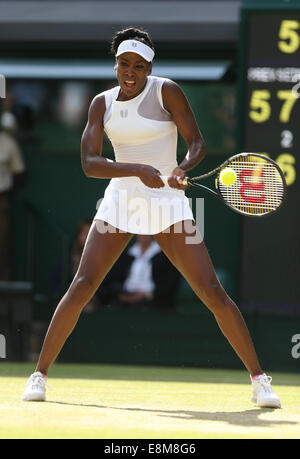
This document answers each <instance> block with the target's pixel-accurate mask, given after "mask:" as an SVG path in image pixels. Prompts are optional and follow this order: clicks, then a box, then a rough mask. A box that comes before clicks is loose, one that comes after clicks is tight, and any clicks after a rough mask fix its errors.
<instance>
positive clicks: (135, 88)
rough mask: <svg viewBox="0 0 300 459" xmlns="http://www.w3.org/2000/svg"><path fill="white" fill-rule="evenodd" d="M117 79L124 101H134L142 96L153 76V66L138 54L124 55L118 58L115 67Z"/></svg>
mask: <svg viewBox="0 0 300 459" xmlns="http://www.w3.org/2000/svg"><path fill="white" fill-rule="evenodd" d="M115 69H116V71H117V78H118V81H119V85H120V87H121V94H120V95H121V96H122V97H124V100H128V99H132V98H133V97H136V96H137V95H138V94H140V93H141V92H142V91H143V89H144V87H145V84H146V82H147V76H148V75H150V74H151V70H152V64H151V62H147V61H146V60H145V59H143V58H142V57H141V56H140V55H139V54H136V53H130V52H128V53H123V54H121V56H119V57H118V58H117V63H116V66H115Z"/></svg>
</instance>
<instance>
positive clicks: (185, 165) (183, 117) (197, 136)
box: [162, 80, 205, 189]
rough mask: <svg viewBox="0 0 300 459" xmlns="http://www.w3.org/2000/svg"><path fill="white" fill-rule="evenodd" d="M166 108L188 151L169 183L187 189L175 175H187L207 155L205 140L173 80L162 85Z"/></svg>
mask: <svg viewBox="0 0 300 459" xmlns="http://www.w3.org/2000/svg"><path fill="white" fill-rule="evenodd" d="M162 100H163V104H164V108H165V109H166V110H167V111H168V112H169V113H171V115H172V118H173V120H174V122H175V124H176V126H177V128H178V130H179V132H180V134H181V136H182V137H183V139H184V140H185V142H186V143H187V146H188V152H187V155H186V157H185V158H184V160H183V161H182V162H181V163H180V164H179V166H178V167H177V168H176V169H175V170H174V171H173V174H172V175H173V176H174V177H173V178H172V179H169V184H170V185H171V186H173V187H175V188H181V189H185V188H186V186H183V185H180V183H179V184H178V181H177V180H176V178H175V176H180V177H181V178H184V177H185V174H186V172H187V171H189V170H191V169H193V168H194V167H195V166H197V164H199V163H200V161H202V159H203V158H204V156H205V142H204V139H203V136H202V134H201V132H200V130H199V127H198V125H197V121H196V119H195V116H194V113H193V111H192V109H191V107H190V104H189V102H188V100H187V98H186V96H185V95H184V93H183V91H182V89H181V88H180V87H179V86H178V85H177V84H176V83H175V82H174V81H172V80H167V81H165V82H164V84H163V87H162Z"/></svg>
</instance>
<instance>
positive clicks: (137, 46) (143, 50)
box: [116, 40, 154, 62]
mask: <svg viewBox="0 0 300 459" xmlns="http://www.w3.org/2000/svg"><path fill="white" fill-rule="evenodd" d="M123 53H136V54H139V55H140V56H142V57H143V58H144V59H145V60H146V61H148V62H151V61H152V59H153V58H154V51H153V49H151V48H150V46H148V45H144V43H142V42H140V41H138V40H124V41H122V43H120V45H119V47H118V49H117V54H116V57H118V56H120V54H123Z"/></svg>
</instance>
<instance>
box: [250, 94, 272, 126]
mask: <svg viewBox="0 0 300 459" xmlns="http://www.w3.org/2000/svg"><path fill="white" fill-rule="evenodd" d="M270 97H271V94H270V91H266V90H262V89H256V90H255V91H253V92H252V94H251V99H250V109H251V110H250V112H249V116H250V118H251V119H252V120H253V121H254V122H255V123H264V122H265V121H267V119H269V117H270V115H271V106H270V103H269V99H270Z"/></svg>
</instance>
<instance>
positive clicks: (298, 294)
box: [239, 1, 300, 311]
mask: <svg viewBox="0 0 300 459" xmlns="http://www.w3.org/2000/svg"><path fill="white" fill-rule="evenodd" d="M240 58H241V65H240V94H239V95H240V99H239V103H240V117H239V118H240V119H239V121H240V129H239V130H240V139H239V143H240V145H239V151H244V152H255V153H261V154H264V155H267V156H269V157H270V158H272V159H273V160H275V161H276V162H277V163H278V165H279V166H280V167H281V169H282V170H283V172H284V175H285V178H286V183H287V188H288V192H287V198H286V201H285V203H284V205H283V207H282V208H281V209H280V210H279V212H278V214H275V215H272V216H269V217H265V218H262V219H246V218H243V221H242V246H241V253H242V266H241V292H240V293H241V302H242V303H243V304H247V305H256V306H259V305H267V306H270V307H274V308H276V307H279V308H281V309H283V308H284V307H287V306H289V308H290V306H292V307H296V308H298V309H299V311H300V278H299V275H300V176H299V172H300V169H299V167H300V166H299V163H300V1H298V2H292V3H291V4H289V3H286V2H281V4H279V3H278V2H277V3H276V4H275V3H274V4H272V2H268V3H265V4H264V5H263V2H260V3H259V7H258V6H257V4H254V3H253V2H252V3H251V6H250V5H249V6H248V7H247V4H246V5H245V6H244V8H243V9H242V17H241V42H240ZM289 308H286V309H289Z"/></svg>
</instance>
